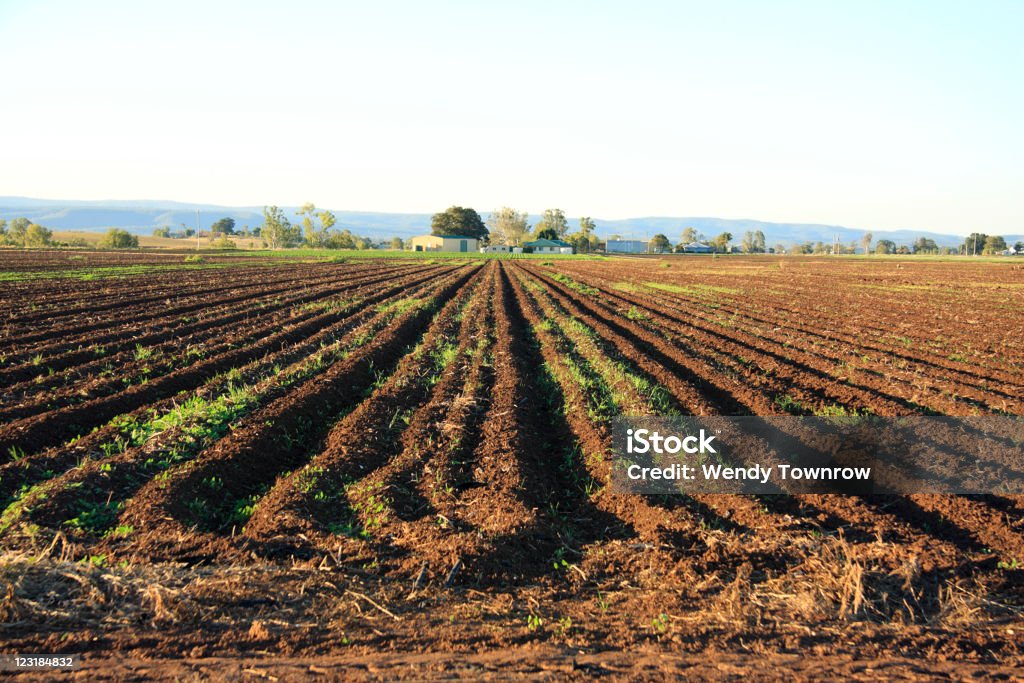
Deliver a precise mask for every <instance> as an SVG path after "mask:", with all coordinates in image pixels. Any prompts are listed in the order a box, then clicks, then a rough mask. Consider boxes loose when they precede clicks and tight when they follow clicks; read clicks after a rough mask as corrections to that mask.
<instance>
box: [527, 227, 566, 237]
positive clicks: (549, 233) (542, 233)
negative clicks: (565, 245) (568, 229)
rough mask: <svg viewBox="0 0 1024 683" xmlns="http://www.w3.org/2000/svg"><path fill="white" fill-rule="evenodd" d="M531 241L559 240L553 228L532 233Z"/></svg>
mask: <svg viewBox="0 0 1024 683" xmlns="http://www.w3.org/2000/svg"><path fill="white" fill-rule="evenodd" d="M533 239H535V240H557V239H561V238H560V237H559V236H558V232H556V231H555V229H554V228H543V229H541V230H538V231H536V232H535V233H533Z"/></svg>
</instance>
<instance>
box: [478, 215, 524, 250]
mask: <svg viewBox="0 0 1024 683" xmlns="http://www.w3.org/2000/svg"><path fill="white" fill-rule="evenodd" d="M528 219H529V216H528V215H527V213H526V212H525V211H523V212H519V211H516V210H515V209H512V208H509V207H507V206H503V207H501V208H500V209H498V210H497V211H492V212H491V215H490V216H488V217H487V227H488V228H489V229H490V241H491V244H505V245H508V246H513V247H514V246H518V245H520V244H522V243H523V241H524V240H525V239H526V235H527V233H529V231H530V223H529V222H528Z"/></svg>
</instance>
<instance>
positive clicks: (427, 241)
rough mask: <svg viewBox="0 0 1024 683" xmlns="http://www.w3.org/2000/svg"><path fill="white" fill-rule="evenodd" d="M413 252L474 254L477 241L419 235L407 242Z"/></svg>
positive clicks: (461, 237)
mask: <svg viewBox="0 0 1024 683" xmlns="http://www.w3.org/2000/svg"><path fill="white" fill-rule="evenodd" d="M409 246H410V248H411V249H412V250H413V251H458V252H475V251H476V250H477V248H478V240H477V238H475V237H465V236H463V235H420V236H419V237H413V238H412V239H411V240H409Z"/></svg>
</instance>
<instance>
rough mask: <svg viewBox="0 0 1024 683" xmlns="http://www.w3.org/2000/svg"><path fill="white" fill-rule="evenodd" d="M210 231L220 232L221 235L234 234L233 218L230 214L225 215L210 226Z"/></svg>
mask: <svg viewBox="0 0 1024 683" xmlns="http://www.w3.org/2000/svg"><path fill="white" fill-rule="evenodd" d="M210 232H211V233H214V234H215V233H218V232H219V233H220V234H222V235H234V234H235V219H234V218H231V217H230V216H225V217H224V218H221V219H220V220H219V221H217V222H216V223H214V224H213V225H211V226H210Z"/></svg>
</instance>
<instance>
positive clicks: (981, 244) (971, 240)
mask: <svg viewBox="0 0 1024 683" xmlns="http://www.w3.org/2000/svg"><path fill="white" fill-rule="evenodd" d="M987 239H988V235H986V234H985V233H983V232H972V233H971V234H970V235H968V236H967V239H965V240H964V243H963V246H962V249H963V252H964V253H965V254H967V255H968V256H975V255H976V254H980V253H982V252H983V251H985V240H987Z"/></svg>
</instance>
